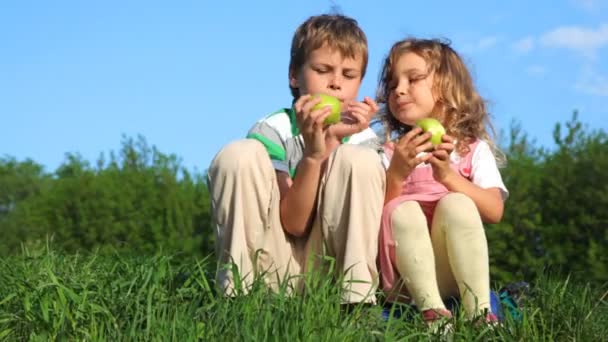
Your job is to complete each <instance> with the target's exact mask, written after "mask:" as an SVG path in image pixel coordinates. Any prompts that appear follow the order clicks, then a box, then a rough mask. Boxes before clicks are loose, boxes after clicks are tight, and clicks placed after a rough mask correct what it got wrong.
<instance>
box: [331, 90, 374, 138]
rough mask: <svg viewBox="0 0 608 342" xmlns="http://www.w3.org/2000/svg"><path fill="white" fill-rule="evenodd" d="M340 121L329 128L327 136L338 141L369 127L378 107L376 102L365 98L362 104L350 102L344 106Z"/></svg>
mask: <svg viewBox="0 0 608 342" xmlns="http://www.w3.org/2000/svg"><path fill="white" fill-rule="evenodd" d="M344 107H345V108H344V112H343V114H342V121H341V122H339V123H337V124H334V125H331V126H329V128H328V129H329V134H330V135H331V136H335V137H336V138H337V139H338V140H339V141H341V140H342V138H344V137H347V136H350V135H353V134H355V133H359V132H361V131H363V130H364V129H366V128H367V127H369V122H370V121H371V119H372V118H373V117H374V115H375V114H376V112H377V111H378V109H379V107H378V104H377V103H376V101H374V100H373V99H371V98H370V97H368V96H366V97H365V98H364V99H363V102H357V101H352V102H349V103H345V104H344Z"/></svg>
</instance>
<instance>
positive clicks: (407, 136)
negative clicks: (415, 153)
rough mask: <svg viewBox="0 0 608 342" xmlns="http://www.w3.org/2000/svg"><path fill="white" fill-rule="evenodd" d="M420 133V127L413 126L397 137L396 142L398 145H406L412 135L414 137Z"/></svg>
mask: <svg viewBox="0 0 608 342" xmlns="http://www.w3.org/2000/svg"><path fill="white" fill-rule="evenodd" d="M420 133H422V128H420V127H414V128H412V129H411V130H410V131H409V132H407V133H406V134H405V135H403V136H402V137H401V138H399V141H398V142H397V144H398V145H400V146H406V145H408V144H409V143H410V141H412V139H413V138H414V137H416V136H417V135H419V134H420Z"/></svg>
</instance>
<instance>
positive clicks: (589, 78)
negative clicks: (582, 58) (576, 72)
mask: <svg viewBox="0 0 608 342" xmlns="http://www.w3.org/2000/svg"><path fill="white" fill-rule="evenodd" d="M575 88H576V89H577V90H578V91H580V92H582V93H585V94H590V95H598V96H607V97H608V77H606V76H604V75H601V74H599V73H597V72H594V71H593V70H587V71H585V72H584V73H583V75H582V76H581V78H580V80H579V81H578V82H577V83H576V86H575Z"/></svg>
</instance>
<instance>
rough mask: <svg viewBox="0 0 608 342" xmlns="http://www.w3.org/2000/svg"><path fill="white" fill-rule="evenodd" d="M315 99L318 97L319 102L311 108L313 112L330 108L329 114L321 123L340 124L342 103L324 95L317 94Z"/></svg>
mask: <svg viewBox="0 0 608 342" xmlns="http://www.w3.org/2000/svg"><path fill="white" fill-rule="evenodd" d="M315 97H320V98H321V102H319V103H318V104H316V105H315V106H314V107H312V109H313V110H319V109H323V108H325V107H327V106H329V107H331V114H329V116H328V117H326V118H325V120H324V121H323V123H324V124H326V125H331V124H335V123H338V122H340V119H341V113H342V103H341V102H340V100H338V98H336V97H333V96H330V95H325V94H317V95H315Z"/></svg>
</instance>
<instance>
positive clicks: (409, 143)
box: [387, 127, 433, 181]
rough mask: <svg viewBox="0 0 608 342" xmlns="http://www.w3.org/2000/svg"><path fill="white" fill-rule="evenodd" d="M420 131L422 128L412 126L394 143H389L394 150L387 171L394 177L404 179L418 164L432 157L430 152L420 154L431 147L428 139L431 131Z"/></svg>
mask: <svg viewBox="0 0 608 342" xmlns="http://www.w3.org/2000/svg"><path fill="white" fill-rule="evenodd" d="M421 133H422V128H420V127H414V128H413V129H412V130H410V131H409V132H407V133H406V134H405V135H404V136H402V137H401V138H400V139H399V140H398V141H397V142H396V143H391V144H392V145H393V147H394V152H393V157H392V158H391V163H390V165H389V167H388V170H387V173H389V174H391V175H392V176H393V177H394V179H398V180H400V181H404V180H405V179H406V178H407V177H408V176H409V175H410V173H412V171H413V170H414V169H415V168H416V166H418V164H420V163H424V162H427V161H428V160H429V159H430V158H431V157H432V154H431V153H424V154H421V152H424V151H427V150H429V149H431V148H432V147H433V144H431V142H430V140H429V139H430V138H431V133H428V132H427V133H424V134H421Z"/></svg>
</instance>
